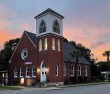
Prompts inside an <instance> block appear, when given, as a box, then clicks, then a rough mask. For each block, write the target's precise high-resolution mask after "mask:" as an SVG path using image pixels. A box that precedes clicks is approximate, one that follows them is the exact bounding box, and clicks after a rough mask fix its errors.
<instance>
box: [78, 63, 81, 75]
mask: <svg viewBox="0 0 110 94" xmlns="http://www.w3.org/2000/svg"><path fill="white" fill-rule="evenodd" d="M78 76H81V65H80V64H79V65H78Z"/></svg>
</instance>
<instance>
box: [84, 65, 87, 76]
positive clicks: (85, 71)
mask: <svg viewBox="0 0 110 94" xmlns="http://www.w3.org/2000/svg"><path fill="white" fill-rule="evenodd" d="M84 76H87V65H84Z"/></svg>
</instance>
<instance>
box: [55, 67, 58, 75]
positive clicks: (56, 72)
mask: <svg viewBox="0 0 110 94" xmlns="http://www.w3.org/2000/svg"><path fill="white" fill-rule="evenodd" d="M55 75H56V76H58V65H56V69H55Z"/></svg>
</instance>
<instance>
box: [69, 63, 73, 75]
mask: <svg viewBox="0 0 110 94" xmlns="http://www.w3.org/2000/svg"><path fill="white" fill-rule="evenodd" d="M70 76H74V65H73V64H71V65H70Z"/></svg>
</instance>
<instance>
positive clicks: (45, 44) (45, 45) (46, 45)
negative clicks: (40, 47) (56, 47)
mask: <svg viewBox="0 0 110 94" xmlns="http://www.w3.org/2000/svg"><path fill="white" fill-rule="evenodd" d="M47 47H48V43H47V38H45V40H44V50H47Z"/></svg>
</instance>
